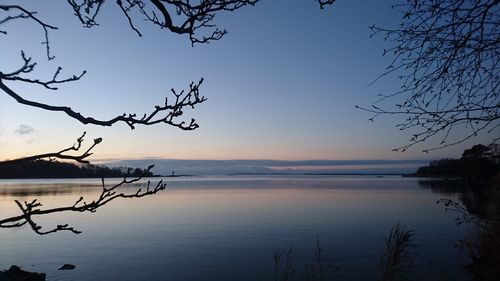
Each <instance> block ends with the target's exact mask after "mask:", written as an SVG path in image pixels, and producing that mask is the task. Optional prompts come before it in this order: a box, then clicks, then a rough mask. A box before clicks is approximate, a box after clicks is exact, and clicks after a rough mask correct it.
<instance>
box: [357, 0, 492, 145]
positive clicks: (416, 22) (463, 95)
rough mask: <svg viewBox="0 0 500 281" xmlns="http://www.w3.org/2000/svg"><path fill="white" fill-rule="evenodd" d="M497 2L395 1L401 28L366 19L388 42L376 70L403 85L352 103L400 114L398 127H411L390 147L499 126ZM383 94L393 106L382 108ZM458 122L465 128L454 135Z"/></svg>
mask: <svg viewBox="0 0 500 281" xmlns="http://www.w3.org/2000/svg"><path fill="white" fill-rule="evenodd" d="M499 2H500V1H499V0H474V1H472V0H458V1H456V0H408V1H407V3H406V4H401V5H397V6H394V7H395V8H397V9H400V10H401V12H402V14H403V18H402V23H401V24H400V26H399V28H397V29H386V28H381V27H377V26H372V27H371V30H372V32H373V33H372V36H375V35H378V34H383V35H384V37H385V40H386V41H389V42H390V43H391V44H392V46H391V47H390V48H388V49H386V50H384V55H386V54H390V55H392V56H393V59H392V63H391V64H390V65H389V66H388V67H387V70H386V72H384V73H383V74H382V75H380V77H379V78H382V77H385V76H388V75H395V76H397V77H398V78H399V79H400V80H401V84H402V85H401V90H400V91H397V92H395V93H391V94H381V95H380V99H379V100H378V101H377V102H375V104H373V105H372V107H363V106H356V107H357V108H360V109H362V110H365V111H367V112H370V113H372V114H373V116H372V117H371V118H370V120H372V121H373V119H374V118H376V117H378V116H380V115H402V116H405V117H406V120H405V121H403V122H402V123H400V124H399V125H397V127H398V128H399V129H400V130H410V131H416V133H414V134H413V136H412V137H411V139H410V140H409V143H408V144H407V145H403V146H401V147H398V148H396V149H395V150H397V151H405V150H406V149H408V148H410V147H412V146H413V145H415V144H417V143H422V142H426V141H429V140H430V139H433V138H440V144H439V145H437V146H435V147H431V148H428V149H425V150H424V151H426V152H427V151H430V150H434V149H440V148H444V147H448V146H451V145H455V144H458V143H461V142H464V141H465V140H468V139H470V138H474V137H476V136H478V135H479V134H493V135H494V134H495V133H498V130H497V128H498V126H499V124H500V122H499V121H500V98H499V63H500V36H499V35H500V30H499V26H500V10H499V8H500V7H499V6H500V5H498V4H499ZM379 78H377V80H378V79H379ZM377 80H375V81H377ZM375 81H374V82H375ZM386 101H396V105H395V106H396V109H386V108H383V107H382V106H381V105H380V104H381V103H382V102H386ZM464 128H465V131H466V132H467V133H466V134H459V135H458V136H453V137H452V135H453V133H454V132H458V131H460V130H462V129H464ZM495 139H496V138H495Z"/></svg>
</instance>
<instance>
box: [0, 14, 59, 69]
mask: <svg viewBox="0 0 500 281" xmlns="http://www.w3.org/2000/svg"><path fill="white" fill-rule="evenodd" d="M0 10H3V11H5V12H6V13H9V12H12V11H18V12H21V14H18V15H16V16H7V17H6V18H4V19H3V20H1V21H0V24H3V23H6V22H8V21H10V20H13V19H19V18H22V19H26V18H29V19H32V20H33V21H34V22H35V23H37V24H38V25H40V26H41V27H42V28H43V32H44V35H45V41H43V42H42V44H43V45H45V50H46V54H47V59H48V60H52V59H54V58H55V56H51V55H50V45H49V29H57V27H55V26H52V25H50V24H47V23H45V22H43V21H42V20H40V19H39V18H38V17H36V16H35V15H36V12H29V11H28V10H26V9H24V8H23V7H21V6H18V5H2V4H0ZM1 33H4V34H7V31H3V32H1Z"/></svg>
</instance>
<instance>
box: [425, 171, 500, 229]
mask: <svg viewBox="0 0 500 281" xmlns="http://www.w3.org/2000/svg"><path fill="white" fill-rule="evenodd" d="M418 184H419V185H420V186H421V187H422V188H424V189H429V190H431V191H432V192H433V193H438V194H442V195H443V196H449V195H453V196H456V197H457V198H458V200H459V201H460V202H462V203H463V204H464V205H465V207H467V210H468V211H469V212H470V213H472V214H474V215H476V216H478V217H480V218H482V219H496V218H497V217H498V213H499V210H500V192H499V189H498V188H497V187H496V186H495V185H494V184H492V183H488V182H465V181H461V180H441V179H427V180H419V181H418Z"/></svg>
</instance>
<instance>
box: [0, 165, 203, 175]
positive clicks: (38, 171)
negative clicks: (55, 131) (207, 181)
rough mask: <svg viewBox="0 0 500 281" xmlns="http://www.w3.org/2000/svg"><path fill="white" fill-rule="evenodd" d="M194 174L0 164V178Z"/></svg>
mask: <svg viewBox="0 0 500 281" xmlns="http://www.w3.org/2000/svg"><path fill="white" fill-rule="evenodd" d="M189 176H194V175H176V174H174V173H173V172H172V174H171V175H166V176H163V175H156V174H154V173H153V172H151V171H149V170H148V169H141V168H131V167H125V166H119V167H112V168H110V167H107V166H102V165H92V164H74V163H68V162H59V161H47V160H34V161H25V162H20V163H14V164H8V165H1V166H0V179H56V178H61V179H68V178H123V177H189Z"/></svg>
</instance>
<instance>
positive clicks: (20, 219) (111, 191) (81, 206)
mask: <svg viewBox="0 0 500 281" xmlns="http://www.w3.org/2000/svg"><path fill="white" fill-rule="evenodd" d="M153 167H154V165H151V166H149V167H148V168H147V169H146V170H145V171H144V174H146V173H148V172H149V171H150V170H151V169H152V168H153ZM142 178H143V176H140V177H137V178H133V179H127V178H126V177H124V178H123V180H122V181H120V182H119V183H117V184H115V185H113V186H111V187H106V185H105V184H104V178H103V179H102V191H101V194H100V195H99V197H98V198H97V199H96V200H93V201H92V202H90V203H86V202H85V201H84V198H83V197H80V198H79V199H78V200H77V201H76V202H75V203H74V204H73V205H69V206H65V207H57V208H51V209H40V208H39V207H41V206H42V204H41V203H40V202H38V201H37V199H34V200H33V201H31V202H27V201H24V202H22V203H21V202H20V201H18V200H15V203H16V204H17V206H18V207H19V209H20V210H21V212H22V214H21V215H18V216H14V217H10V218H5V219H2V220H0V228H13V227H20V226H23V225H25V224H28V225H29V226H30V227H31V228H32V229H33V231H35V232H36V233H37V234H40V235H45V234H49V233H54V232H57V231H71V232H73V233H75V234H79V233H81V231H79V230H77V229H75V228H73V227H70V226H68V224H60V225H57V226H56V227H54V228H52V229H50V230H46V231H43V230H42V227H41V226H39V225H38V224H37V223H36V222H35V221H34V220H33V217H35V216H40V215H48V214H52V213H61V212H80V213H83V212H91V213H95V212H96V211H97V209H98V208H100V207H102V206H104V205H106V204H108V203H110V202H111V201H113V200H115V199H118V198H128V199H131V198H141V197H144V196H149V195H153V194H156V193H157V192H159V191H161V190H164V189H165V187H166V184H165V183H163V180H161V181H159V182H158V183H157V184H156V185H155V186H154V187H151V182H150V181H148V182H147V186H146V189H144V190H142V189H141V188H139V189H138V190H137V191H135V192H133V193H126V192H123V191H121V192H120V189H119V188H120V187H121V186H124V185H128V184H132V183H135V182H138V181H140V180H141V179H142Z"/></svg>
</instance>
